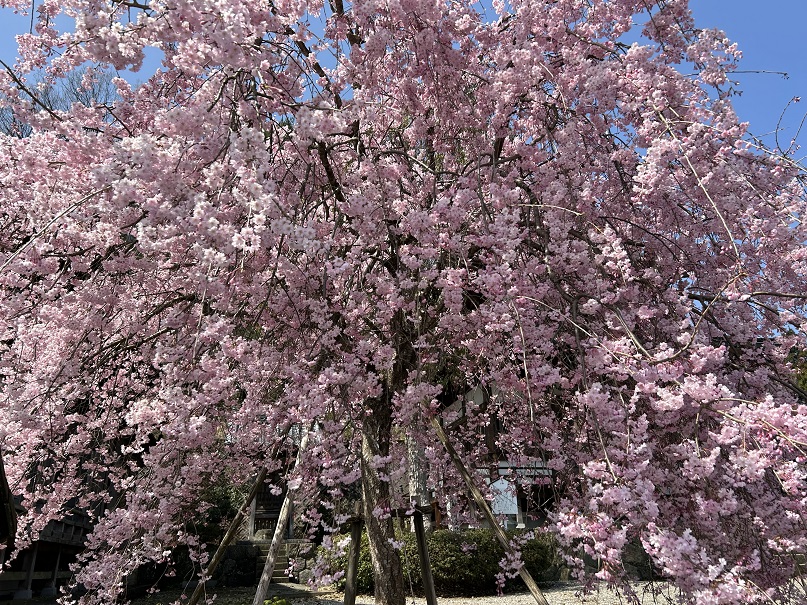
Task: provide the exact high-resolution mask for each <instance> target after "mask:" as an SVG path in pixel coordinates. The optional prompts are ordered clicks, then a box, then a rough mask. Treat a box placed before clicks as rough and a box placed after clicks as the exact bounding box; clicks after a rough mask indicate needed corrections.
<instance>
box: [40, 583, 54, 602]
mask: <svg viewBox="0 0 807 605" xmlns="http://www.w3.org/2000/svg"><path fill="white" fill-rule="evenodd" d="M58 594H59V591H58V590H57V589H56V587H55V586H45V588H43V589H42V592H40V593H39V596H40V597H42V598H43V599H52V598H53V597H55V596H56V595H58Z"/></svg>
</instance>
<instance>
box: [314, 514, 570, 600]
mask: <svg viewBox="0 0 807 605" xmlns="http://www.w3.org/2000/svg"><path fill="white" fill-rule="evenodd" d="M516 535H517V534H516V532H509V537H511V538H512V537H514V536H516ZM337 539H341V536H340V537H339V538H337V537H335V541H336V540H337ZM397 540H399V541H402V542H403V544H404V545H403V547H402V548H401V563H402V564H403V568H404V585H405V586H406V588H407V591H408V590H410V583H411V590H412V591H413V592H415V593H416V594H422V592H423V581H422V579H421V574H420V557H419V556H418V550H417V542H416V539H415V535H414V534H413V533H410V532H406V533H403V534H402V535H399V536H397ZM426 545H427V548H428V550H429V559H430V561H431V569H432V576H433V578H434V587H435V590H436V592H437V594H438V596H480V595H488V594H495V593H496V591H497V586H496V575H497V574H498V573H499V572H501V567H500V566H499V561H501V559H502V558H503V557H504V549H503V548H502V547H501V545H500V544H499V543H498V541H497V540H496V538H495V536H494V535H493V533H492V532H491V531H490V530H487V529H468V530H463V531H452V530H436V531H434V532H431V533H429V534H427V536H426ZM521 553H522V554H521V558H522V561H524V565H525V567H526V568H527V571H529V572H530V574H531V575H532V576H533V578H535V580H536V581H538V582H549V581H556V580H558V579H559V578H560V571H561V565H562V561H561V559H560V557H559V556H558V554H557V548H556V544H555V541H554V538H553V537H552V536H551V535H550V534H544V533H536V536H535V538H533V539H532V540H529V541H528V542H526V543H525V544H524V546H523V547H522V551H521ZM326 556H327V555H326ZM331 565H332V567H333V569H334V570H339V569H341V570H345V569H346V568H347V556H346V555H343V556H341V557H337V558H335V559H334V560H333V561H332V562H331ZM356 575H357V577H356V583H357V586H358V591H359V592H361V593H372V592H373V566H372V563H371V561H370V551H369V548H368V544H367V535H366V533H363V534H362V541H361V550H360V552H359V567H358V571H357V574H356ZM338 587H339V588H342V589H343V588H344V578H343V579H342V581H341V582H340V583H339V584H338ZM521 588H523V583H522V582H521V580H520V579H518V578H516V579H515V580H508V581H507V584H506V585H505V590H519V589H521Z"/></svg>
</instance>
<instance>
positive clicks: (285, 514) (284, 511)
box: [252, 429, 309, 605]
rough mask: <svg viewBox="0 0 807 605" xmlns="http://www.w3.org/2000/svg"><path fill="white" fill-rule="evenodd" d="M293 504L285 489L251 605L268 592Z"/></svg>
mask: <svg viewBox="0 0 807 605" xmlns="http://www.w3.org/2000/svg"><path fill="white" fill-rule="evenodd" d="M308 434H309V432H308V431H307V430H305V429H303V436H302V439H300V447H298V448H297V459H296V460H295V462H294V466H295V468H296V467H298V466H300V461H301V460H302V458H303V452H304V451H305V448H306V447H307V446H308ZM293 502H294V490H291V489H289V488H286V497H285V498H284V499H283V506H281V507H280V516H279V517H278V520H277V525H275V533H274V535H273V536H272V544H271V545H270V546H269V552H268V553H266V561H265V562H264V564H263V572H261V579H260V581H259V582H258V588H257V589H256V590H255V598H254V599H253V600H252V605H263V601H264V599H266V593H267V592H269V584H270V583H271V582H272V573H273V572H274V570H275V560H276V559H277V553H278V552H280V547H281V546H282V545H283V534H284V533H285V531H286V526H288V524H289V517H290V516H291V509H292V504H293Z"/></svg>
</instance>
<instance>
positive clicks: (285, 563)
mask: <svg viewBox="0 0 807 605" xmlns="http://www.w3.org/2000/svg"><path fill="white" fill-rule="evenodd" d="M271 545H272V542H271V540H261V541H259V542H255V546H257V547H258V549H259V550H260V551H261V554H260V555H259V556H258V558H257V559H256V560H255V582H258V580H260V579H261V574H262V573H263V566H264V565H265V564H266V556H267V555H268V554H269V548H270V546H271ZM288 567H289V552H288V548H287V546H286V544H285V543H283V544H281V545H280V550H279V551H278V553H277V557H275V569H274V571H273V572H272V583H276V582H288V581H289V577H288V575H286V570H287V569H288Z"/></svg>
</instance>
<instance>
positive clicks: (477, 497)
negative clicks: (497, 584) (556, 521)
mask: <svg viewBox="0 0 807 605" xmlns="http://www.w3.org/2000/svg"><path fill="white" fill-rule="evenodd" d="M431 422H432V427H433V428H434V432H435V433H437V438H438V439H439V440H440V443H442V444H443V447H444V448H445V450H446V452H448V455H449V457H450V458H451V460H452V462H453V463H454V466H456V467H457V470H458V471H459V472H460V475H461V476H462V479H463V481H465V485H466V486H467V487H468V491H469V492H471V497H472V498H473V499H474V502H475V503H476V505H477V506H478V507H479V510H481V511H482V514H483V515H484V516H485V518H486V519H487V521H488V523H489V524H490V528H491V529H492V530H493V534H494V535H495V536H496V538H497V539H498V540H499V543H500V544H501V545H502V546H503V547H504V551H505V552H506V553H512V552H513V549H512V547H511V546H510V541H509V540H508V539H507V535H506V534H505V533H504V531H503V530H502V528H501V527H499V524H498V523H497V522H496V517H494V516H493V511H492V510H490V506H488V503H487V501H486V500H485V498H484V497H483V496H482V492H480V491H479V489H478V488H477V487H476V484H475V483H474V480H473V478H472V477H471V473H469V472H468V469H467V468H465V464H464V463H463V462H462V458H460V456H459V454H458V453H457V450H455V449H454V446H453V445H451V442H450V441H449V440H448V435H446V432H445V431H444V430H443V427H442V426H440V422H439V421H438V420H437V418H432V421H431ZM518 575H520V576H521V579H522V580H524V583H525V584H526V585H527V588H528V589H529V590H530V593H531V594H532V596H533V598H534V599H535V601H536V602H537V603H538V605H549V601H547V600H546V597H545V596H544V593H543V592H541V589H540V588H538V584H536V583H535V580H534V579H533V577H532V576H531V575H530V572H528V571H527V570H526V569H525V568H524V567H523V566H522V568H521V570H520V571H519V572H518Z"/></svg>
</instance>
